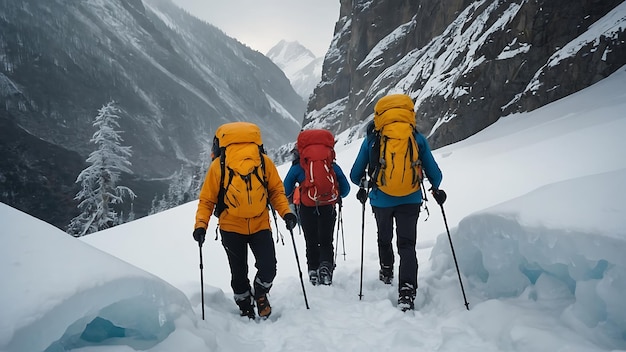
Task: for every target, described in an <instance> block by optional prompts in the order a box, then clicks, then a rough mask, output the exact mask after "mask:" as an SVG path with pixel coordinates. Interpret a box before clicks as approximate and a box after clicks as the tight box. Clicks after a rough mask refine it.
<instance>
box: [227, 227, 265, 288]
mask: <svg viewBox="0 0 626 352" xmlns="http://www.w3.org/2000/svg"><path fill="white" fill-rule="evenodd" d="M220 233H221V235H222V245H223V246H224V249H225V250H226V256H227V257H228V264H229V266H230V275H231V280H230V286H231V287H232V289H233V293H234V294H235V299H237V297H245V296H247V295H248V294H249V293H251V292H252V291H251V288H250V280H249V279H248V246H250V249H251V250H252V254H253V255H254V258H255V264H254V266H255V267H256V268H257V273H256V276H255V278H254V295H255V297H259V296H261V295H263V294H265V293H267V292H269V290H270V288H271V287H272V282H273V281H274V278H275V277H276V249H275V248H274V241H273V240H272V232H271V231H270V230H261V231H259V232H256V233H254V234H252V235H242V234H239V233H236V232H228V231H223V230H220Z"/></svg>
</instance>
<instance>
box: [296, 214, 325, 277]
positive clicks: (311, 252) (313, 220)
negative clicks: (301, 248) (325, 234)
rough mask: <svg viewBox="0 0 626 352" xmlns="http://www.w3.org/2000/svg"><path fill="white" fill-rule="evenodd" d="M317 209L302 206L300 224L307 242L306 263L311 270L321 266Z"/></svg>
mask: <svg viewBox="0 0 626 352" xmlns="http://www.w3.org/2000/svg"><path fill="white" fill-rule="evenodd" d="M317 218H318V216H317V214H316V213H315V207H307V206H304V205H300V222H301V224H302V231H303V232H304V241H305V242H306V263H307V267H308V269H309V270H317V268H318V267H319V265H320V249H319V235H318V231H319V230H318V227H317V225H318V221H317Z"/></svg>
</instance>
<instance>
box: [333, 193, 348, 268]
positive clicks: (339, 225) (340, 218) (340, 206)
mask: <svg viewBox="0 0 626 352" xmlns="http://www.w3.org/2000/svg"><path fill="white" fill-rule="evenodd" d="M341 208H343V204H342V203H341V200H339V215H338V216H337V239H336V240H335V265H336V263H337V254H338V252H339V228H341V243H342V244H343V260H344V261H346V240H345V237H344V236H343V217H342V215H341Z"/></svg>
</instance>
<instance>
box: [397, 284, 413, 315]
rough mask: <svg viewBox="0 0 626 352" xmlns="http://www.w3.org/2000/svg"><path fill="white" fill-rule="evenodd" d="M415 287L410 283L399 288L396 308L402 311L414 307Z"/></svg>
mask: <svg viewBox="0 0 626 352" xmlns="http://www.w3.org/2000/svg"><path fill="white" fill-rule="evenodd" d="M414 301H415V289H414V288H412V287H411V285H406V286H403V287H401V288H400V291H399V294H398V308H399V309H400V310H402V311H403V312H406V311H408V310H413V309H415V304H414V303H413V302H414Z"/></svg>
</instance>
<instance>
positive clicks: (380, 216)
mask: <svg viewBox="0 0 626 352" xmlns="http://www.w3.org/2000/svg"><path fill="white" fill-rule="evenodd" d="M372 210H373V212H374V217H375V218H376V227H377V230H378V260H379V261H380V265H381V267H393V263H394V255H393V246H392V243H391V240H392V239H393V213H394V208H393V207H392V208H378V207H374V206H372Z"/></svg>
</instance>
